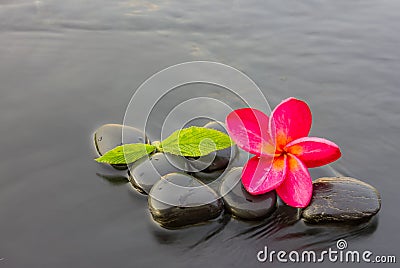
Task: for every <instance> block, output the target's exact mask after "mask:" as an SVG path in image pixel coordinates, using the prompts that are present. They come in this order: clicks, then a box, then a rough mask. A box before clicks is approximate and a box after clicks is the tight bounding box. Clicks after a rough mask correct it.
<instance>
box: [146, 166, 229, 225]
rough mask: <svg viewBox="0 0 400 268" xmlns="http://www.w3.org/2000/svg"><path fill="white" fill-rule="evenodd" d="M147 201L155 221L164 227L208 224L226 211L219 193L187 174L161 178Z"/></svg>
mask: <svg viewBox="0 0 400 268" xmlns="http://www.w3.org/2000/svg"><path fill="white" fill-rule="evenodd" d="M148 202H149V208H150V213H151V215H152V217H153V219H154V220H155V221H156V222H158V223H159V224H160V225H161V226H163V227H165V228H180V227H184V226H188V225H193V224H198V223H202V222H206V221H209V220H212V219H215V218H217V217H218V216H219V215H220V214H221V212H222V211H223V203H222V201H221V200H220V199H219V197H218V196H217V194H216V193H215V192H214V191H213V190H212V189H211V188H209V187H208V186H206V185H204V184H203V183H201V182H200V181H199V180H197V179H196V178H194V177H192V176H190V175H187V174H185V173H171V174H168V175H165V176H164V177H162V179H161V180H159V181H158V182H157V183H156V184H154V186H153V188H152V189H151V191H150V194H149V198H148Z"/></svg>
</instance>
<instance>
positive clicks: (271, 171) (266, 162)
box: [242, 155, 287, 195]
mask: <svg viewBox="0 0 400 268" xmlns="http://www.w3.org/2000/svg"><path fill="white" fill-rule="evenodd" d="M286 170H287V165H286V155H284V156H280V157H277V158H272V157H257V156H255V157H253V158H250V160H249V161H248V162H247V163H246V165H245V166H244V168H243V172H242V183H243V186H244V188H245V189H246V190H247V191H248V192H249V193H250V194H253V195H258V194H263V193H266V192H269V191H272V190H274V189H276V187H278V186H279V185H280V184H281V183H282V182H283V181H284V179H285V176H286Z"/></svg>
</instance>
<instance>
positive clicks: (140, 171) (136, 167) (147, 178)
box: [129, 153, 184, 194]
mask: <svg viewBox="0 0 400 268" xmlns="http://www.w3.org/2000/svg"><path fill="white" fill-rule="evenodd" d="M169 159H175V162H178V161H179V159H181V160H182V161H184V159H183V157H179V156H174V155H168V158H167V155H166V154H163V153H156V154H153V155H151V156H150V157H148V156H145V157H143V158H141V159H139V160H138V161H136V162H134V163H133V164H132V165H131V166H130V167H129V177H130V181H131V184H132V186H133V187H135V189H137V190H138V191H139V192H141V193H146V194H148V193H149V192H150V190H151V188H152V187H153V185H154V184H155V183H156V182H157V181H159V180H160V178H161V177H162V176H164V175H167V174H169V173H173V172H180V171H181V170H180V169H179V168H178V167H176V166H174V165H173V164H171V162H170V160H169Z"/></svg>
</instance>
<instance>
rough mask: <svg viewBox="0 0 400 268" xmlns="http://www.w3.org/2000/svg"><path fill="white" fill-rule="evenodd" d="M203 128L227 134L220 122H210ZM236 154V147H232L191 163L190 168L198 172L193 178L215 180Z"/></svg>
mask: <svg viewBox="0 0 400 268" xmlns="http://www.w3.org/2000/svg"><path fill="white" fill-rule="evenodd" d="M204 127H205V128H208V129H215V130H218V131H221V132H222V133H225V134H228V133H227V131H226V129H225V124H224V123H222V122H218V121H212V122H209V123H207V124H206V125H204ZM237 152H238V148H237V146H236V145H233V146H231V147H229V148H226V149H223V150H219V151H216V152H214V153H212V154H210V155H207V156H202V157H200V158H199V159H197V160H196V162H193V163H192V166H194V167H195V168H197V169H198V172H195V173H194V174H193V176H195V177H196V178H199V179H205V180H213V179H214V180H215V179H217V178H218V177H219V176H220V175H221V174H222V173H223V171H224V170H225V169H226V168H227V167H228V165H229V163H230V162H232V160H233V159H234V158H235V157H236V155H237ZM210 157H211V161H210ZM204 163H206V164H204Z"/></svg>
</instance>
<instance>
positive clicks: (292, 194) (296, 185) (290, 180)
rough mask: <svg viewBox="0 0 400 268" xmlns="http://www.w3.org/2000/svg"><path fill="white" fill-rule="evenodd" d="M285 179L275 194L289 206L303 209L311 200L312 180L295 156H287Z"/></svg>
mask: <svg viewBox="0 0 400 268" xmlns="http://www.w3.org/2000/svg"><path fill="white" fill-rule="evenodd" d="M287 163H288V170H287V174H286V179H285V180H284V181H283V183H282V184H281V185H279V187H278V188H276V193H277V194H278V195H279V197H280V198H281V199H282V200H283V201H284V202H285V203H286V204H288V205H289V206H292V207H297V208H304V207H306V206H307V205H308V204H309V203H310V200H311V196H312V189H313V187H312V180H311V176H310V173H309V172H308V170H307V167H306V166H305V165H304V164H303V163H302V162H301V161H300V160H299V159H298V158H297V157H295V156H293V155H290V154H288V158H287Z"/></svg>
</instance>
